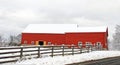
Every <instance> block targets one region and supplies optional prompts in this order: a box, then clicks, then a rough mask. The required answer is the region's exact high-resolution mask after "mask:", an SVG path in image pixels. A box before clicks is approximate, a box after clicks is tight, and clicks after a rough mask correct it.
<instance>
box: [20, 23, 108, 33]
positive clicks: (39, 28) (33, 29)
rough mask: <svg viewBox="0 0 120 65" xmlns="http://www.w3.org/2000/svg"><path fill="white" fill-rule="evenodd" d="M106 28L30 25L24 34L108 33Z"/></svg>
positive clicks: (74, 25) (69, 25) (72, 25)
mask: <svg viewBox="0 0 120 65" xmlns="http://www.w3.org/2000/svg"><path fill="white" fill-rule="evenodd" d="M106 29H107V27H106V26H100V27H80V26H78V25H77V24H30V25H28V26H27V27H26V29H25V30H24V31H23V32H22V33H65V32H106Z"/></svg>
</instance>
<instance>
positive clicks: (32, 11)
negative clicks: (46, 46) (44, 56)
mask: <svg viewBox="0 0 120 65" xmlns="http://www.w3.org/2000/svg"><path fill="white" fill-rule="evenodd" d="M119 21H120V0H0V33H1V34H3V33H6V34H7V33H9V34H16V33H21V31H22V30H23V29H24V28H25V27H26V26H27V25H28V24H32V23H37V24H38V23H39V24H41V23H47V24H49V23H54V24H59V23H61V24H68V23H69V24H79V25H80V26H108V28H109V35H110V36H112V34H113V32H114V27H115V25H116V24H120V22H119Z"/></svg>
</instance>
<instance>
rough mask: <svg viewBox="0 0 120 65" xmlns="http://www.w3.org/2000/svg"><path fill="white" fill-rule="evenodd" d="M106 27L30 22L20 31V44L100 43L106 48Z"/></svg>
mask: <svg viewBox="0 0 120 65" xmlns="http://www.w3.org/2000/svg"><path fill="white" fill-rule="evenodd" d="M107 37H108V28H107V27H105V26H100V27H80V26H79V25H77V24H30V25H28V26H27V28H26V29H25V30H24V31H23V32H22V42H21V43H22V44H36V45H50V44H54V45H62V44H65V45H71V44H74V45H78V44H88V43H91V44H101V45H102V46H103V48H107V47H108V44H107Z"/></svg>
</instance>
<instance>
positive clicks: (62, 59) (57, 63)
mask: <svg viewBox="0 0 120 65" xmlns="http://www.w3.org/2000/svg"><path fill="white" fill-rule="evenodd" d="M115 56H120V51H93V52H90V53H82V54H76V55H67V56H54V57H53V58H52V57H44V58H37V59H35V58H33V59H28V60H24V61H18V62H16V63H14V64H8V65H65V64H70V63H77V62H84V61H89V60H96V59H102V58H108V57H115Z"/></svg>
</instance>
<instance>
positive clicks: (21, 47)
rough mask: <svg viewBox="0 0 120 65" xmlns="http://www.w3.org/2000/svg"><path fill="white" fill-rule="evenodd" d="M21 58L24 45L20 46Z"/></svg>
mask: <svg viewBox="0 0 120 65" xmlns="http://www.w3.org/2000/svg"><path fill="white" fill-rule="evenodd" d="M20 49H21V50H20V58H22V57H23V46H20Z"/></svg>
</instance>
